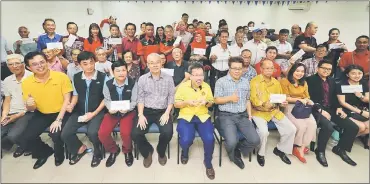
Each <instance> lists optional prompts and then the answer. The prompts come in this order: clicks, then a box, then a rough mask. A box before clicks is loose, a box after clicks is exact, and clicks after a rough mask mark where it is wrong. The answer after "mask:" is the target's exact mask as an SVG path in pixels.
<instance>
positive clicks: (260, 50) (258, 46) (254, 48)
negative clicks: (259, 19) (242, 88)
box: [245, 28, 267, 66]
mask: <svg viewBox="0 0 370 184" xmlns="http://www.w3.org/2000/svg"><path fill="white" fill-rule="evenodd" d="M261 38H262V30H261V29H259V28H256V29H254V30H253V39H252V40H249V41H248V42H247V44H246V45H245V48H247V49H248V50H250V51H251V52H252V59H251V65H252V66H254V65H255V64H257V63H259V62H260V61H261V59H262V58H263V57H265V56H266V52H265V51H266V48H267V45H266V43H264V42H262V41H261Z"/></svg>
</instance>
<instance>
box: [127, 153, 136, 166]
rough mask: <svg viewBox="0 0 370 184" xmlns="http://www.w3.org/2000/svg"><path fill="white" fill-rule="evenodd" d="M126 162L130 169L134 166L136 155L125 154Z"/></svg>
mask: <svg viewBox="0 0 370 184" xmlns="http://www.w3.org/2000/svg"><path fill="white" fill-rule="evenodd" d="M125 162H126V165H127V166H128V167H130V166H132V164H133V163H134V155H133V154H132V152H129V153H125Z"/></svg>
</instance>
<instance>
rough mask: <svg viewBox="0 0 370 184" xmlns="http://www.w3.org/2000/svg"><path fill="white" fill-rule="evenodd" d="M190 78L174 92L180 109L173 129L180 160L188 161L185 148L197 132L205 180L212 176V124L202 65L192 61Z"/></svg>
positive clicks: (207, 88) (209, 91)
mask: <svg viewBox="0 0 370 184" xmlns="http://www.w3.org/2000/svg"><path fill="white" fill-rule="evenodd" d="M189 72H190V75H191V76H190V80H189V81H186V82H185V83H182V84H181V85H180V86H179V88H178V90H177V91H176V95H175V107H176V108H179V109H180V113H179V117H178V125H177V132H178V133H179V136H180V140H179V142H180V146H181V149H182V151H181V163H182V164H187V162H188V160H189V147H190V146H191V145H192V144H193V141H194V138H195V131H197V132H198V133H199V135H200V137H201V139H202V141H203V145H204V166H205V167H206V175H207V177H208V178H209V179H211V180H213V179H214V178H215V171H214V169H213V166H212V155H213V150H214V144H215V140H214V136H213V130H214V127H213V124H212V121H211V116H210V115H209V114H208V108H209V107H212V105H213V95H212V91H211V88H210V87H209V85H208V84H207V83H205V82H204V81H203V79H204V71H203V65H201V64H199V63H194V64H192V65H190V67H189Z"/></svg>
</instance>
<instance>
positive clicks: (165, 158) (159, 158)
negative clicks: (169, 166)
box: [158, 155, 167, 166]
mask: <svg viewBox="0 0 370 184" xmlns="http://www.w3.org/2000/svg"><path fill="white" fill-rule="evenodd" d="M158 162H159V164H161V165H162V166H164V165H166V163H167V156H166V155H164V157H163V158H161V157H160V156H159V155H158Z"/></svg>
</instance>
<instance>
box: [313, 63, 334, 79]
mask: <svg viewBox="0 0 370 184" xmlns="http://www.w3.org/2000/svg"><path fill="white" fill-rule="evenodd" d="M332 68H333V65H331V64H327V63H323V64H322V65H321V66H320V67H318V69H317V74H319V76H321V77H323V78H326V77H329V75H330V73H331V70H332Z"/></svg>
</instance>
